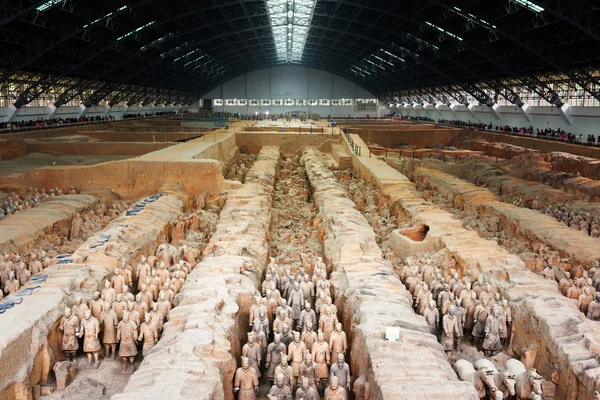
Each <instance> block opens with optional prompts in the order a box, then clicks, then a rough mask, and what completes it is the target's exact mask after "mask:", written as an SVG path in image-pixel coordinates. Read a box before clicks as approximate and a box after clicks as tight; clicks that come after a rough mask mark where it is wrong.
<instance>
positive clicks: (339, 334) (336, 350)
mask: <svg viewBox="0 0 600 400" xmlns="http://www.w3.org/2000/svg"><path fill="white" fill-rule="evenodd" d="M323 337H325V334H323ZM346 350H348V340H347V339H346V332H344V331H343V330H342V323H341V322H338V323H336V324H335V330H334V331H333V332H331V335H330V336H329V351H331V359H332V360H337V356H338V354H343V355H344V356H345V355H346Z"/></svg>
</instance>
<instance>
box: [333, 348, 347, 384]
mask: <svg viewBox="0 0 600 400" xmlns="http://www.w3.org/2000/svg"><path fill="white" fill-rule="evenodd" d="M329 373H330V374H331V375H335V376H336V377H337V378H338V383H339V385H340V386H341V387H343V388H344V389H346V390H350V366H349V365H348V364H346V363H345V362H344V355H343V354H338V356H337V361H336V363H335V364H333V365H332V366H331V369H330V370H329Z"/></svg>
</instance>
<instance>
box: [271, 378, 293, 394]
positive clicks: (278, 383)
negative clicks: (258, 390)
mask: <svg viewBox="0 0 600 400" xmlns="http://www.w3.org/2000/svg"><path fill="white" fill-rule="evenodd" d="M275 378H276V379H275V385H273V386H272V387H271V390H269V394H268V395H267V398H268V399H269V400H292V390H291V389H290V388H289V387H288V386H285V385H284V380H285V377H284V375H283V374H277V376H276V377H275Z"/></svg>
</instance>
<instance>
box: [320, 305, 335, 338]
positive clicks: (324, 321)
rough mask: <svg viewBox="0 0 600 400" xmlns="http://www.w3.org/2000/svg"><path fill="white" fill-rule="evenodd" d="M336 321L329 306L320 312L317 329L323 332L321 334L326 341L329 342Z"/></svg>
mask: <svg viewBox="0 0 600 400" xmlns="http://www.w3.org/2000/svg"><path fill="white" fill-rule="evenodd" d="M336 323H337V317H336V316H335V315H334V314H333V313H332V310H331V309H330V308H327V309H326V311H325V313H322V314H321V317H320V318H319V330H320V331H321V332H323V336H325V340H326V341H327V342H329V336H330V335H331V332H333V331H334V330H335V325H336Z"/></svg>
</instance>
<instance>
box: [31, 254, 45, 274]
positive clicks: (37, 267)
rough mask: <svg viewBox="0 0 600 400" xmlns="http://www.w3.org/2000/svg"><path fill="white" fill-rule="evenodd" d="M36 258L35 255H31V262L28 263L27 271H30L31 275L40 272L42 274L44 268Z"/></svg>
mask: <svg viewBox="0 0 600 400" xmlns="http://www.w3.org/2000/svg"><path fill="white" fill-rule="evenodd" d="M37 257H38V256H37V254H35V253H33V254H31V262H30V263H29V270H30V271H31V274H32V275H35V274H39V273H40V272H42V271H43V270H44V266H43V265H42V263H41V262H40V261H39V260H38V259H37Z"/></svg>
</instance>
